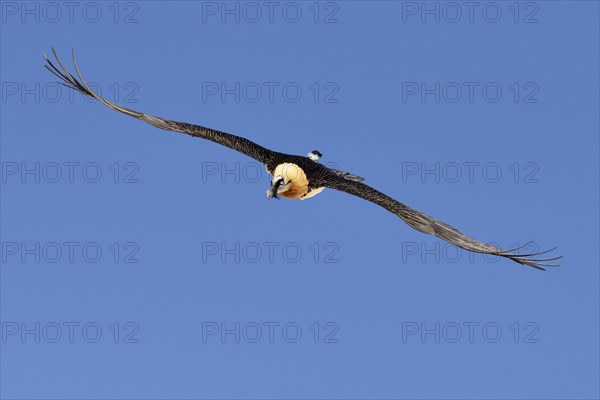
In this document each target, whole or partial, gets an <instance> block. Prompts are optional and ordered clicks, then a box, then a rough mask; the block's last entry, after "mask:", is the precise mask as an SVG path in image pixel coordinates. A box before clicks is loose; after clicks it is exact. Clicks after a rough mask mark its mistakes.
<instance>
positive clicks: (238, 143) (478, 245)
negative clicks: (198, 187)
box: [44, 49, 561, 270]
mask: <svg viewBox="0 0 600 400" xmlns="http://www.w3.org/2000/svg"><path fill="white" fill-rule="evenodd" d="M52 52H53V53H54V56H55V58H56V61H57V63H58V65H59V66H60V68H58V67H57V66H55V65H54V64H53V63H52V62H51V61H50V60H49V59H48V57H46V55H44V58H45V60H46V62H47V65H45V67H46V68H47V69H48V70H49V71H50V72H52V73H53V74H54V75H56V76H57V77H58V78H59V79H60V80H61V81H62V83H63V84H64V85H65V86H67V87H70V88H73V89H75V90H77V91H79V92H81V93H83V94H85V95H88V96H91V97H93V98H95V99H97V100H98V101H100V102H101V103H103V104H104V105H106V106H108V107H110V108H112V109H113V110H116V111H119V112H121V113H123V114H126V115H129V116H131V117H134V118H137V119H140V120H142V121H145V122H147V123H149V124H151V125H154V126H155V127H157V128H160V129H164V130H167V131H174V132H181V133H185V134H187V135H190V136H194V137H198V138H202V139H207V140H210V141H213V142H215V143H218V144H221V145H223V146H227V147H229V148H231V149H233V150H236V151H238V152H240V153H243V154H245V155H247V156H249V157H252V158H254V159H256V160H258V161H259V162H261V163H263V164H265V166H266V168H267V171H269V173H271V174H273V171H275V169H276V168H277V166H280V165H281V164H284V163H290V164H295V165H296V166H298V167H299V168H301V170H302V171H303V172H304V174H305V175H306V178H307V179H308V184H307V186H308V189H309V190H315V189H320V188H323V187H327V188H331V189H335V190H338V191H341V192H345V193H348V194H351V195H354V196H358V197H361V198H363V199H365V200H368V201H370V202H372V203H375V204H377V205H379V206H381V207H383V208H385V209H386V210H388V211H390V212H392V213H394V214H396V215H397V216H399V217H400V218H402V220H403V221H404V222H406V223H407V224H408V225H410V226H412V227H413V228H415V229H416V230H418V231H420V232H423V233H427V234H430V235H435V236H437V237H439V238H441V239H444V240H446V241H448V242H450V243H452V244H453V245H455V246H458V247H460V248H462V249H465V250H468V251H472V252H476V253H484V254H492V255H496V256H499V257H505V258H508V259H511V260H513V261H515V262H517V263H519V264H523V265H528V266H530V267H533V268H537V269H540V270H544V268H543V267H547V266H556V264H553V263H551V262H552V261H555V260H558V259H560V258H561V257H560V256H559V257H547V258H539V256H540V255H542V254H545V253H548V252H549V251H552V250H554V249H555V248H554V249H550V250H547V251H544V252H539V253H531V254H518V252H517V251H518V250H519V249H520V248H517V249H511V250H502V249H499V248H497V247H495V246H492V245H489V244H485V243H482V242H480V241H478V240H476V239H473V238H471V237H469V236H466V235H464V234H462V233H461V232H460V231H458V230H457V229H456V228H454V227H452V226H450V225H448V224H445V223H443V222H441V221H438V220H436V219H434V218H432V217H430V216H428V215H426V214H423V213H421V212H419V211H416V210H413V209H412V208H410V207H408V206H406V205H404V204H402V203H400V202H398V201H397V200H394V199H393V198H391V197H389V196H387V195H385V194H383V193H381V192H379V191H377V190H375V189H373V188H372V187H370V186H368V185H365V184H364V183H362V182H360V180H362V178H360V177H358V176H356V175H352V174H349V173H347V172H343V171H337V170H334V169H331V168H327V167H326V166H324V165H322V164H319V163H318V162H315V161H313V160H311V159H309V158H308V157H303V156H297V155H291V154H285V153H279V152H275V151H271V150H269V149H266V148H264V147H262V146H260V145H258V144H256V143H254V142H252V141H250V140H248V139H246V138H243V137H240V136H236V135H232V134H229V133H226V132H221V131H218V130H215V129H211V128H206V127H204V126H200V125H193V124H188V123H185V122H177V121H171V120H168V119H164V118H159V117H156V116H153V115H150V114H145V113H142V112H139V111H135V110H131V109H129V108H127V107H123V106H120V105H118V104H115V103H112V102H110V101H108V100H106V99H104V98H102V97H100V96H99V95H98V94H96V93H95V92H94V91H93V90H92V89H91V88H90V87H89V85H88V84H87V83H86V81H85V80H84V79H83V76H82V75H81V72H80V71H79V68H78V66H77V62H76V60H75V54H74V53H73V64H74V66H75V71H76V72H77V76H78V78H79V79H77V78H75V77H74V76H73V75H72V74H71V73H70V72H69V71H68V69H67V68H66V67H65V65H64V64H63V63H62V62H61V61H60V59H59V58H58V55H57V54H56V52H55V51H54V49H52ZM277 186H279V183H278V185H277ZM305 187H306V186H305ZM276 190H277V189H276ZM276 195H277V193H275V196H276ZM287 197H294V198H297V197H299V194H298V193H294V195H293V196H287ZM523 247H524V246H523Z"/></svg>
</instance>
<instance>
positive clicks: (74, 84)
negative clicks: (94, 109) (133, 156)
mask: <svg viewBox="0 0 600 400" xmlns="http://www.w3.org/2000/svg"><path fill="white" fill-rule="evenodd" d="M52 53H54V57H55V58H56V61H57V63H58V65H59V66H60V68H58V67H57V66H56V65H54V64H53V63H52V61H50V60H49V59H48V57H46V55H45V54H44V55H43V56H44V59H45V60H46V62H47V65H45V67H46V68H47V69H48V70H49V71H50V72H52V73H53V74H54V75H56V76H57V77H58V78H59V79H61V81H62V82H61V83H62V84H64V85H65V86H67V87H70V88H72V89H74V90H77V91H78V92H81V93H83V94H85V95H87V96H90V97H93V98H95V99H96V100H98V101H99V102H101V103H102V104H104V105H106V106H107V107H109V108H112V109H113V110H116V111H119V112H121V113H123V114H125V115H129V116H130V117H134V118H137V119H140V120H142V121H145V122H147V123H149V124H151V125H154V126H156V127H157V128H160V129H164V130H167V131H174V132H181V133H185V134H187V135H190V136H194V137H198V138H202V139H207V140H210V141H213V142H215V143H219V144H221V145H223V146H227V147H229V148H230V149H233V150H236V151H239V152H240V153H243V154H245V155H247V156H250V157H252V158H254V159H255V160H258V161H259V162H261V163H263V164H269V163H270V161H271V159H272V158H273V156H274V154H275V153H274V152H272V151H271V150H268V149H266V148H264V147H262V146H259V145H258V144H256V143H254V142H252V141H250V140H248V139H246V138H243V137H240V136H236V135H231V134H229V133H225V132H221V131H218V130H215V129H211V128H206V127H204V126H200V125H193V124H188V123H185V122H177V121H171V120H168V119H164V118H160V117H155V116H153V115H150V114H144V113H142V112H139V111H135V110H132V109H130V108H127V107H123V106H120V105H118V104H115V103H113V102H110V101H108V100H106V99H104V98H102V97H101V96H99V95H98V94H97V93H95V92H94V91H93V90H92V89H91V88H90V86H89V85H88V84H87V82H86V81H85V79H83V76H82V75H81V72H80V71H79V68H78V66H77V62H76V60H75V52H73V65H74V67H75V71H76V72H77V76H78V78H79V79H77V78H75V76H74V75H73V74H71V73H70V72H69V70H68V69H67V68H66V67H65V65H64V64H63V63H62V62H61V61H60V59H59V58H58V55H57V54H56V52H55V51H54V49H52Z"/></svg>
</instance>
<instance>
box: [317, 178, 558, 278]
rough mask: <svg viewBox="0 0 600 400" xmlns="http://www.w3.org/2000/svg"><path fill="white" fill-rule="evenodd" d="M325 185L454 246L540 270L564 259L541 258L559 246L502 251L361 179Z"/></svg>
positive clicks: (335, 181)
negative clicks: (380, 190)
mask: <svg viewBox="0 0 600 400" xmlns="http://www.w3.org/2000/svg"><path fill="white" fill-rule="evenodd" d="M325 186H326V187H328V188H331V189H335V190H339V191H342V192H345V193H349V194H352V195H354V196H358V197H361V198H363V199H365V200H368V201H370V202H372V203H375V204H377V205H379V206H381V207H383V208H385V209H386V210H388V211H390V212H392V213H394V214H396V215H397V216H399V217H400V218H402V220H404V222H406V223H407V224H408V225H410V226H412V227H413V228H415V229H416V230H418V231H421V232H423V233H428V234H430V235H435V236H437V237H439V238H442V239H444V240H446V241H447V242H450V243H452V244H453V245H455V246H458V247H460V248H461V249H465V250H468V251H472V252H475V253H484V254H492V255H495V256H499V257H506V258H509V259H511V260H513V261H515V262H518V263H519V264H523V265H529V266H530V267H533V268H537V269H540V270H545V269H544V268H542V267H555V266H557V264H552V263H549V262H550V261H554V260H558V259H559V258H562V257H552V258H539V257H538V256H539V255H541V254H545V253H548V252H550V251H552V250H554V249H556V248H554V249H550V250H547V251H543V252H539V253H531V254H518V253H517V252H516V251H517V250H519V249H520V248H522V247H525V246H522V247H519V248H516V249H512V250H502V249H499V248H497V247H495V246H492V245H489V244H486V243H482V242H480V241H478V240H476V239H473V238H472V237H469V236H465V235H464V234H462V233H461V232H460V231H458V230H457V229H456V228H454V227H452V226H450V225H448V224H445V223H443V222H441V221H438V220H437V219H435V218H432V217H430V216H429V215H426V214H423V213H421V212H419V211H416V210H413V209H412V208H410V207H408V206H406V205H404V204H402V203H400V202H399V201H397V200H394V199H393V198H391V197H389V196H387V195H385V194H383V193H381V192H379V191H377V190H375V189H373V188H372V187H370V186H368V185H365V184H364V183H361V182H356V181H351V180H347V179H344V178H342V177H338V176H335V175H331V176H330V177H329V178H328V179H327V180H326V181H325Z"/></svg>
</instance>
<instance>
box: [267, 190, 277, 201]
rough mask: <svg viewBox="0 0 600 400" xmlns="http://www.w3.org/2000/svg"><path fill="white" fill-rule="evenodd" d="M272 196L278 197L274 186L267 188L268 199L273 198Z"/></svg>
mask: <svg viewBox="0 0 600 400" xmlns="http://www.w3.org/2000/svg"><path fill="white" fill-rule="evenodd" d="M272 198H277V193H275V192H274V191H273V188H272V187H270V188H269V190H267V199H272Z"/></svg>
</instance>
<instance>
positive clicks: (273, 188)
mask: <svg viewBox="0 0 600 400" xmlns="http://www.w3.org/2000/svg"><path fill="white" fill-rule="evenodd" d="M281 183H282V181H281V180H276V181H275V182H274V183H273V184H272V185H271V187H270V188H269V190H267V199H272V198H275V199H278V197H277V191H278V190H279V186H281Z"/></svg>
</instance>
